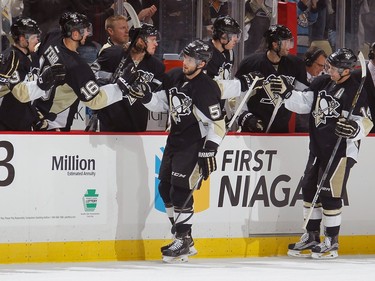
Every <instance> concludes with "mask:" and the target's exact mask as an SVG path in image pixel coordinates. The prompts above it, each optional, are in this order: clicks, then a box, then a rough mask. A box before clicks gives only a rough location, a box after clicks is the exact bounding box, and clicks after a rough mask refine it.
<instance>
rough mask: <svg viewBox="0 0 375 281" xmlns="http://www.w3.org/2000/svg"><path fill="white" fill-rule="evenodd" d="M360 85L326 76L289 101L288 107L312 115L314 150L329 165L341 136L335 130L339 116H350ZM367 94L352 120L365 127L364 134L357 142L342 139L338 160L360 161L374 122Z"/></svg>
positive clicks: (358, 102)
mask: <svg viewBox="0 0 375 281" xmlns="http://www.w3.org/2000/svg"><path fill="white" fill-rule="evenodd" d="M358 88H359V83H358V81H356V80H355V79H354V78H353V77H349V79H347V80H346V81H344V82H343V83H340V84H336V83H335V82H334V81H332V80H331V78H330V76H329V75H322V76H319V77H317V78H316V79H314V81H313V82H312V83H311V85H310V87H309V88H308V89H306V90H304V91H293V92H292V93H293V94H292V95H291V97H290V98H289V99H286V100H285V106H286V107H287V108H289V109H290V110H292V111H295V112H297V113H310V118H309V122H310V123H309V128H310V129H309V130H310V151H311V153H313V155H315V156H316V157H318V158H319V159H321V160H322V161H323V162H327V161H328V159H329V158H330V156H331V154H332V151H333V148H334V147H335V145H336V142H337V139H338V136H337V135H336V134H335V127H336V123H337V121H338V119H339V117H342V116H344V117H345V118H346V117H347V116H348V114H349V112H350V110H351V107H352V102H353V99H354V96H355V94H356V92H357V90H358ZM367 113H368V103H367V95H366V92H365V91H364V90H363V91H362V92H361V94H360V96H359V99H358V101H357V104H356V106H355V108H354V110H353V113H352V115H351V117H350V119H352V120H355V121H356V122H357V123H359V124H361V126H360V132H359V134H358V135H357V136H356V137H355V138H354V139H344V138H343V139H342V142H341V144H340V146H339V148H338V150H337V153H336V157H337V158H341V157H351V158H353V159H354V160H356V159H357V155H358V151H359V143H358V141H359V140H360V139H361V138H363V137H365V136H366V135H367V134H368V133H369V131H370V129H371V127H372V122H371V120H370V119H369V118H368V115H367Z"/></svg>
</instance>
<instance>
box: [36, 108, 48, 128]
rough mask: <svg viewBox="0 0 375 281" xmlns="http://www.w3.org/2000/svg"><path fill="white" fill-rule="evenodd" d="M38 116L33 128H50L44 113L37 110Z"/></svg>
mask: <svg viewBox="0 0 375 281" xmlns="http://www.w3.org/2000/svg"><path fill="white" fill-rule="evenodd" d="M37 114H38V116H37V118H36V121H35V122H34V123H33V125H32V126H33V130H34V131H47V129H48V120H47V119H46V118H45V117H44V115H43V114H42V113H41V112H40V111H39V110H37Z"/></svg>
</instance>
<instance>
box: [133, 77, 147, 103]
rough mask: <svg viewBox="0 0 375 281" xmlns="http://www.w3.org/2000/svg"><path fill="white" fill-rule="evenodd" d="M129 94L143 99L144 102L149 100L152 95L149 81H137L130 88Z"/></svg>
mask: <svg viewBox="0 0 375 281" xmlns="http://www.w3.org/2000/svg"><path fill="white" fill-rule="evenodd" d="M129 96H131V97H133V98H135V99H141V100H142V102H144V103H147V102H149V101H150V99H151V97H152V94H151V87H150V84H149V82H139V81H135V82H134V83H133V84H132V85H131V86H130V88H129Z"/></svg>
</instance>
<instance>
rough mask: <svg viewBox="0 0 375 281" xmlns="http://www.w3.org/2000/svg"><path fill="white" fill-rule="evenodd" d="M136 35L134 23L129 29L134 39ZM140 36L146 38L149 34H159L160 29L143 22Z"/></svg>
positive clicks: (130, 35)
mask: <svg viewBox="0 0 375 281" xmlns="http://www.w3.org/2000/svg"><path fill="white" fill-rule="evenodd" d="M134 36H136V28H134V25H133V26H132V27H131V28H130V30H129V37H130V38H132V39H133V37H134ZM138 36H139V37H142V39H143V40H146V39H147V37H149V36H159V31H158V30H157V29H156V27H155V26H153V25H152V24H149V23H143V24H142V25H141V28H140V30H139V34H138Z"/></svg>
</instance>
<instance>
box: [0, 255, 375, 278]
mask: <svg viewBox="0 0 375 281" xmlns="http://www.w3.org/2000/svg"><path fill="white" fill-rule="evenodd" d="M0 280H1V281H15V280H17V281H62V280H64V281H67V280H69V281H75V280H87V281H120V280H121V281H138V280H139V281H159V280H160V281H169V280H174V281H196V280H205V281H224V280H225V281H247V280H254V281H284V280H285V281H294V280H295V281H308V280H314V281H323V280H331V281H336V280H337V281H367V280H375V256H340V257H339V258H337V259H335V260H324V261H322V260H318V261H317V260H312V259H299V258H289V257H272V258H243V259H197V258H195V259H190V260H189V262H188V263H183V264H165V263H162V262H161V261H129V262H97V263H35V264H9V265H0Z"/></svg>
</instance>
